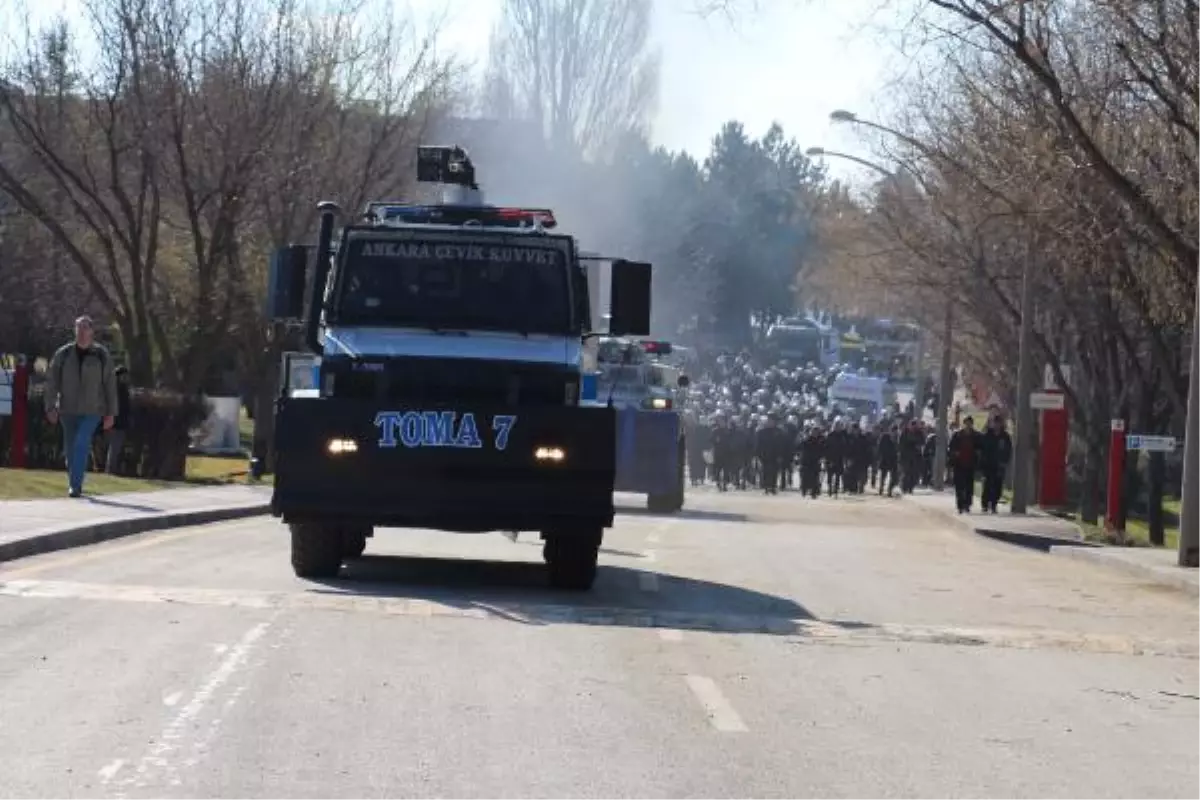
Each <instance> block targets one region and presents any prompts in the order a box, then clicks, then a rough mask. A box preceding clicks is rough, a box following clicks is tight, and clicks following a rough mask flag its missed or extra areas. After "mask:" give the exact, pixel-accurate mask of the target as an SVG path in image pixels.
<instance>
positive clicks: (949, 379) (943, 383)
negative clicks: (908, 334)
mask: <svg viewBox="0 0 1200 800" xmlns="http://www.w3.org/2000/svg"><path fill="white" fill-rule="evenodd" d="M953 334H954V303H953V302H952V301H951V300H949V299H947V300H946V320H945V322H944V323H943V325H942V371H941V375H939V376H938V377H939V381H938V402H937V408H936V409H935V412H936V413H937V428H936V432H937V435H936V437H935V439H934V444H935V447H934V450H933V475H931V476H930V477H931V478H932V480H931V485H932V486H933V489H934V491H937V492H940V491H942V490H944V489H945V488H946V455H947V453H948V445H949V442H950V403H951V401H952V400H953V399H954V371H953V369H952V367H951V364H950V362H951V360H952V359H953V358H954V345H953V344H951V337H952V336H953Z"/></svg>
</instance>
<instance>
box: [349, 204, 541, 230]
mask: <svg viewBox="0 0 1200 800" xmlns="http://www.w3.org/2000/svg"><path fill="white" fill-rule="evenodd" d="M363 216H364V217H365V218H366V219H367V221H368V222H372V223H374V224H377V225H380V224H381V225H389V224H391V225H396V224H401V225H481V226H483V227H488V228H537V227H541V228H544V229H546V230H549V229H551V228H553V227H555V226H556V225H557V224H558V223H557V221H556V220H555V219H554V212H553V211H551V210H550V209H548V208H500V207H497V206H454V205H446V206H441V205H407V204H403V203H370V204H369V205H368V206H367V210H366V213H365V214H364V215H363Z"/></svg>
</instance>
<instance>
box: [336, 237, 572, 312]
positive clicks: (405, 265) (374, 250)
mask: <svg viewBox="0 0 1200 800" xmlns="http://www.w3.org/2000/svg"><path fill="white" fill-rule="evenodd" d="M342 269H343V270H344V271H345V272H344V275H343V278H342V290H341V297H340V298H339V302H338V320H339V322H340V323H341V324H343V325H387V326H407V327H416V328H432V329H435V330H436V329H441V328H449V329H475V330H495V331H515V332H520V333H527V334H528V333H547V334H566V333H570V332H571V303H570V295H569V291H568V284H567V265H566V259H565V258H564V255H563V253H562V252H560V251H559V250H556V249H553V248H551V247H546V246H531V245H524V244H522V245H520V246H517V245H507V244H504V245H489V244H477V243H464V244H458V243H451V242H446V241H436V242H420V241H396V240H370V239H367V240H352V241H351V242H350V243H349V246H348V252H347V255H346V259H345V261H344V263H343V266H342Z"/></svg>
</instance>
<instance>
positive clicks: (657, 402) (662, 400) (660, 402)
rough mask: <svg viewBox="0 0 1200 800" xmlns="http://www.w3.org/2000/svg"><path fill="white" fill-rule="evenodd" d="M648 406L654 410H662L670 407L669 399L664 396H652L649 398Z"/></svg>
mask: <svg viewBox="0 0 1200 800" xmlns="http://www.w3.org/2000/svg"><path fill="white" fill-rule="evenodd" d="M650 407H651V408H653V409H654V410H655V411H662V410H664V409H668V408H670V407H671V401H670V400H669V399H667V398H666V397H654V398H651V400H650Z"/></svg>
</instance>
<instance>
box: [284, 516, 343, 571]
mask: <svg viewBox="0 0 1200 800" xmlns="http://www.w3.org/2000/svg"><path fill="white" fill-rule="evenodd" d="M288 527H289V528H290V529H291V531H292V571H293V572H295V573H296V577H298V578H335V577H337V574H338V570H339V569H340V568H341V566H342V537H341V536H340V535H339V534H338V532H337V531H336V530H334V529H331V528H329V527H328V526H325V525H318V524H315V523H311V522H293V523H292V524H291V525H289V526H288Z"/></svg>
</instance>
